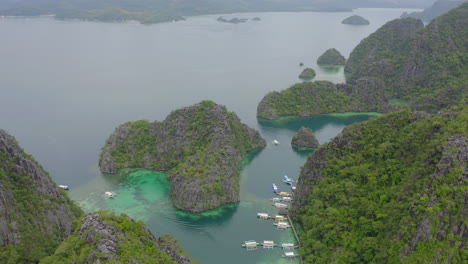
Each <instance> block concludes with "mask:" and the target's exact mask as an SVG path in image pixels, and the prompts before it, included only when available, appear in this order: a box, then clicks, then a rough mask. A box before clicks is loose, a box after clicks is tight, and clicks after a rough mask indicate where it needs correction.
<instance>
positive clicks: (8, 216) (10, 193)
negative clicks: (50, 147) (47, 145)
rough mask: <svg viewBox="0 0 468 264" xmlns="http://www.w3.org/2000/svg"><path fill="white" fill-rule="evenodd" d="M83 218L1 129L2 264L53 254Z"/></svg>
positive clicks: (38, 258) (30, 261) (39, 168)
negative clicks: (76, 222)
mask: <svg viewBox="0 0 468 264" xmlns="http://www.w3.org/2000/svg"><path fill="white" fill-rule="evenodd" d="M80 214H81V210H80V209H78V208H77V207H76V206H75V205H74V204H73V203H72V201H71V200H70V199H69V198H68V197H67V196H66V194H64V193H63V191H62V190H61V189H60V188H59V187H57V185H56V184H55V183H54V182H53V181H52V180H51V178H50V177H49V175H48V174H47V172H45V171H44V170H43V168H42V167H41V166H40V165H39V164H38V163H37V162H36V161H35V160H34V159H33V158H32V157H31V156H30V155H28V154H26V153H25V152H24V151H23V150H22V149H21V147H20V146H19V145H18V142H16V140H15V139H14V138H13V137H12V136H10V135H9V134H7V133H6V132H5V131H3V130H1V129H0V245H2V246H1V247H0V263H22V262H25V263H33V262H37V261H39V260H40V258H42V257H43V256H46V255H48V254H51V253H52V252H53V250H54V248H55V246H57V245H58V243H60V241H62V240H63V239H65V237H66V236H67V235H69V234H70V233H71V232H72V224H73V221H74V220H75V219H76V218H77V217H78V216H79V215H80Z"/></svg>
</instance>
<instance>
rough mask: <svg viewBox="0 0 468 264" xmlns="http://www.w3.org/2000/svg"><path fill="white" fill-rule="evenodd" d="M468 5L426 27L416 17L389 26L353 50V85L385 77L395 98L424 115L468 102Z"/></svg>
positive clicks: (349, 69)
mask: <svg viewBox="0 0 468 264" xmlns="http://www.w3.org/2000/svg"><path fill="white" fill-rule="evenodd" d="M467 25H468V3H465V4H463V5H461V6H460V7H458V8H456V9H453V10H452V11H450V12H448V13H446V14H444V15H442V16H440V17H438V18H436V19H434V20H433V21H432V22H431V23H430V24H429V25H427V26H426V27H424V28H423V25H422V23H421V22H420V21H418V20H415V19H413V18H405V19H398V20H394V21H391V22H388V23H387V24H386V25H384V26H382V27H381V28H380V29H379V30H377V31H376V32H375V33H373V34H371V35H370V36H369V37H367V38H366V39H364V40H362V41H361V43H360V44H359V45H358V46H357V47H356V48H355V49H354V50H353V51H352V53H351V55H350V57H349V59H348V61H347V63H346V67H345V71H346V72H347V73H349V74H350V76H349V78H348V82H349V83H350V84H352V83H353V82H355V81H356V80H358V79H360V78H363V77H374V78H379V79H381V80H382V81H383V82H384V83H385V91H386V95H387V96H388V97H389V98H395V99H404V100H408V101H409V102H410V103H411V105H412V107H413V108H415V109H418V110H426V111H433V112H435V111H438V110H440V109H443V108H446V107H450V106H452V105H457V104H460V103H465V102H466V101H465V100H466V97H467V94H468V45H467V43H468V26H467Z"/></svg>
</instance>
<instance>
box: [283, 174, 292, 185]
mask: <svg viewBox="0 0 468 264" xmlns="http://www.w3.org/2000/svg"><path fill="white" fill-rule="evenodd" d="M283 181H284V183H286V184H289V185H292V183H293V180H292V179H291V178H289V177H288V175H284V177H283Z"/></svg>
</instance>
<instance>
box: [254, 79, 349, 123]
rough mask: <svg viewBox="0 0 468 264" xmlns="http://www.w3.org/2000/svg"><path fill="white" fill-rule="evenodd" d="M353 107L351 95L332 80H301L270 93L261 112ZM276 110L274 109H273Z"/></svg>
mask: <svg viewBox="0 0 468 264" xmlns="http://www.w3.org/2000/svg"><path fill="white" fill-rule="evenodd" d="M348 111H351V98H350V97H348V96H346V95H345V94H344V93H343V92H341V91H339V90H338V89H336V87H335V85H334V84H333V83H331V82H328V81H315V82H303V83H297V84H294V85H292V86H291V87H289V88H288V89H285V90H282V91H279V92H270V93H268V94H267V95H266V96H265V97H264V98H263V100H262V101H261V102H260V103H259V106H258V109H257V116H259V117H262V118H267V119H276V118H278V117H281V116H289V115H295V116H309V115H314V114H321V113H333V112H348ZM273 112H274V113H273Z"/></svg>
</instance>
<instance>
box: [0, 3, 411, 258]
mask: <svg viewBox="0 0 468 264" xmlns="http://www.w3.org/2000/svg"><path fill="white" fill-rule="evenodd" d="M403 11H406V10H401V9H358V10H355V11H354V12H353V13H252V14H234V15H225V17H227V18H230V17H239V18H253V17H255V16H258V17H260V18H261V19H262V20H261V21H258V22H255V21H248V22H247V23H243V24H238V25H234V24H229V23H219V22H217V21H216V18H217V17H218V16H217V15H210V16H199V17H190V18H188V19H187V20H186V21H182V22H177V23H167V24H157V25H140V24H136V23H94V22H81V21H57V20H54V19H50V18H37V19H24V18H22V19H0V35H2V36H4V37H3V38H2V41H1V42H0V58H1V60H0V91H1V96H0V113H1V115H0V127H1V128H2V129H5V130H7V131H8V132H9V133H11V134H13V135H14V136H15V137H16V138H17V139H18V141H19V142H20V144H21V146H22V147H23V148H24V149H25V150H26V152H28V153H30V154H32V155H34V157H35V158H36V159H37V160H38V161H39V162H40V163H41V164H42V165H43V166H44V168H45V169H46V170H47V171H49V172H50V174H51V176H52V177H53V179H54V180H55V181H56V182H57V183H58V184H67V185H70V186H71V188H72V190H71V191H70V194H71V196H72V198H73V199H75V200H76V201H77V202H79V204H80V205H82V206H83V207H84V208H85V209H86V210H97V209H111V210H115V211H117V212H124V213H127V214H128V215H130V216H132V217H135V218H137V219H141V220H144V221H145V222H146V223H147V224H148V226H149V227H150V228H151V230H153V232H154V233H155V234H156V235H160V234H164V233H172V234H174V235H175V236H176V237H177V238H178V239H179V241H180V242H181V243H182V245H183V247H184V248H185V249H186V250H187V251H188V253H189V254H190V255H191V256H193V257H194V258H196V259H199V260H200V261H201V263H213V264H214V263H239V262H242V263H280V261H279V260H281V256H280V255H281V251H280V250H278V249H275V250H272V251H263V250H256V251H254V252H251V251H249V252H247V251H246V250H245V249H242V248H241V247H240V245H241V244H242V242H243V241H245V240H251V239H255V240H257V241H261V240H270V239H271V240H275V242H287V241H291V242H292V240H293V237H292V235H291V233H290V232H288V231H279V230H276V229H275V228H274V226H273V225H272V223H271V222H265V221H263V222H262V221H259V220H257V218H256V214H257V212H268V213H273V214H274V213H275V210H273V207H272V206H271V204H270V202H269V201H268V199H269V198H271V197H272V193H271V184H272V183H274V182H275V183H277V185H278V186H279V187H280V188H287V186H286V185H283V184H282V183H281V178H282V176H283V175H285V174H287V175H288V176H290V177H291V178H293V179H297V176H298V174H299V172H300V167H301V166H302V165H303V164H304V162H305V159H306V157H307V154H308V153H298V152H295V151H294V150H293V149H292V148H291V146H290V144H289V143H290V140H291V137H292V135H293V134H294V132H295V131H296V130H297V129H298V128H299V127H300V126H301V125H306V126H309V127H311V128H312V129H313V130H314V131H315V132H316V134H317V137H318V139H319V141H320V142H321V143H324V142H326V141H328V140H329V139H330V138H332V137H333V136H335V135H337V134H338V133H339V132H340V131H341V130H342V129H343V127H345V126H346V125H349V124H351V123H354V122H361V121H364V120H366V119H368V118H369V116H364V115H360V116H343V117H334V116H318V117H311V118H308V119H305V120H289V121H284V122H266V123H262V122H259V121H257V119H256V116H255V115H256V107H257V104H258V102H259V101H260V100H261V98H262V97H263V95H265V94H266V93H267V92H269V91H273V90H281V89H286V88H287V87H289V86H290V85H292V84H294V83H295V82H299V81H300V80H299V79H298V78H297V76H298V75H299V73H300V72H301V69H302V68H301V67H299V63H300V62H303V63H304V64H305V67H311V68H314V69H315V70H316V71H317V77H316V80H330V81H333V82H343V81H344V75H343V69H342V68H341V69H337V70H332V71H330V70H326V69H322V68H320V67H318V66H317V65H316V63H315V62H316V60H317V58H318V56H320V55H321V54H322V53H323V52H324V51H325V50H327V49H328V48H332V47H334V48H336V49H338V50H339V51H340V52H341V53H342V54H343V55H344V56H345V57H348V56H349V53H350V52H351V50H352V49H353V48H354V47H355V46H356V45H357V44H358V43H359V41H361V40H362V39H363V38H364V37H366V36H368V35H369V34H370V33H372V32H374V31H375V30H376V29H377V28H378V27H380V26H381V25H383V24H384V23H385V22H387V21H389V20H392V19H394V18H398V17H399V16H400V14H401V13H402V12H403ZM352 14H359V15H362V16H364V17H365V18H367V19H368V20H370V21H371V25H370V26H350V25H343V24H341V23H340V22H341V20H343V19H344V18H346V17H348V16H350V15H352ZM205 99H210V100H213V101H215V102H217V103H220V104H224V105H226V106H227V108H228V109H229V110H231V111H234V112H236V113H237V114H238V115H239V117H240V118H241V119H242V121H243V122H244V123H246V124H248V125H249V126H251V127H254V128H256V129H258V130H259V131H260V133H261V134H262V136H263V137H264V138H265V139H266V140H267V141H268V142H271V141H272V140H273V139H278V140H279V141H280V142H281V144H280V145H279V146H273V145H272V144H269V145H268V146H267V147H266V148H265V149H264V150H263V151H261V152H260V153H257V154H256V155H251V157H249V159H248V162H247V164H246V166H245V167H244V169H243V170H242V176H241V202H240V203H239V204H238V205H235V206H230V207H226V208H221V209H220V210H217V211H215V212H210V214H205V215H190V214H186V213H183V212H180V211H177V210H175V209H174V208H173V207H172V205H171V202H170V200H169V198H168V192H169V186H168V183H167V180H166V179H165V176H164V174H163V173H158V172H151V171H144V170H140V171H127V172H123V173H122V175H120V176H103V175H101V174H100V173H99V170H98V168H97V160H98V155H99V151H100V148H101V147H102V146H103V144H104V142H105V140H106V139H107V137H108V136H109V134H110V133H111V132H112V131H113V130H114V128H115V127H116V126H118V125H119V124H121V123H124V122H126V121H129V120H138V119H148V120H163V119H164V118H165V116H167V115H168V114H169V113H170V112H171V111H172V110H175V109H177V108H180V107H183V106H188V105H192V104H195V103H197V102H199V101H201V100H205ZM108 190H112V191H115V192H117V193H118V194H119V196H118V197H117V198H116V199H114V200H105V199H103V198H102V197H101V196H100V195H101V194H102V193H103V192H104V191H108Z"/></svg>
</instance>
